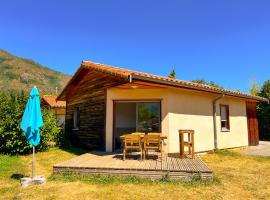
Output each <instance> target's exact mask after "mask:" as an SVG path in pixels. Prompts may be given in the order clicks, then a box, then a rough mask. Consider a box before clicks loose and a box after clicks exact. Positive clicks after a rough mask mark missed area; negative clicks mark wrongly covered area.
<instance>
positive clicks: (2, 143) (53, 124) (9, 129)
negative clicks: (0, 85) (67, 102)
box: [0, 91, 60, 154]
mask: <svg viewBox="0 0 270 200" xmlns="http://www.w3.org/2000/svg"><path fill="white" fill-rule="evenodd" d="M27 100H28V95H26V94H25V93H24V92H21V93H19V92H16V91H11V92H6V93H4V92H1V93H0V153H4V154H25V153H30V152H31V146H30V145H29V143H28V141H27V140H26V137H25V136H24V133H23V131H22V129H21V128H20V123H21V120H22V116H23V112H24V109H25V106H26V103H27ZM43 120H44V126H43V127H42V129H41V142H40V144H39V145H38V146H37V148H36V149H37V151H44V150H47V149H48V148H49V147H50V145H52V144H53V141H55V140H56V138H57V134H58V133H59V131H60V129H59V128H58V127H57V121H56V118H55V116H54V115H53V113H51V112H50V111H48V110H43Z"/></svg>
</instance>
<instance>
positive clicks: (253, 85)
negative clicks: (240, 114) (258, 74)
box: [249, 79, 260, 96]
mask: <svg viewBox="0 0 270 200" xmlns="http://www.w3.org/2000/svg"><path fill="white" fill-rule="evenodd" d="M259 92H260V85H259V84H258V83H257V81H256V79H253V80H252V83H251V87H250V89H249V93H250V94H251V95H253V96H258V95H259Z"/></svg>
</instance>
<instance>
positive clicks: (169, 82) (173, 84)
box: [132, 74, 269, 103]
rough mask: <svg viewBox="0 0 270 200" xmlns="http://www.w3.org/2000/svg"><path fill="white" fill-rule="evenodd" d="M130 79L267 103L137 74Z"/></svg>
mask: <svg viewBox="0 0 270 200" xmlns="http://www.w3.org/2000/svg"><path fill="white" fill-rule="evenodd" d="M132 79H138V80H142V81H150V82H155V83H160V84H165V85H170V86H175V87H181V88H187V89H193V90H199V91H204V92H211V93H216V94H224V95H227V96H234V97H239V98H244V99H251V100H254V101H260V102H266V103H269V100H268V99H266V98H263V97H258V96H251V95H243V94H234V93H231V92H228V91H227V90H225V89H223V90H214V89H210V88H204V87H198V86H192V85H187V84H183V83H178V82H172V81H167V80H162V79H156V78H151V77H145V76H140V75H137V74H132Z"/></svg>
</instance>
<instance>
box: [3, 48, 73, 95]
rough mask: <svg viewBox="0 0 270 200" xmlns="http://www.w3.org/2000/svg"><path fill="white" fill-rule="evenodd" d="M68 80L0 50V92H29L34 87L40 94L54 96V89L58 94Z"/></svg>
mask: <svg viewBox="0 0 270 200" xmlns="http://www.w3.org/2000/svg"><path fill="white" fill-rule="evenodd" d="M68 79H69V76H67V75H65V74H63V73H60V72H57V71H54V70H52V69H49V68H47V67H44V66H42V65H40V64H38V63H36V62H35V61H33V60H29V59H25V58H20V57H17V56H14V55H12V54H10V53H8V52H6V51H4V50H2V49H0V91H3V90H4V91H5V90H26V91H29V89H30V88H32V87H33V86H35V85H36V86H37V87H38V88H39V91H40V92H41V93H42V94H55V91H56V87H57V90H58V93H59V92H60V91H61V90H62V89H63V87H64V86H65V84H66V83H67V81H68Z"/></svg>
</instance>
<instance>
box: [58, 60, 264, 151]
mask: <svg viewBox="0 0 270 200" xmlns="http://www.w3.org/2000/svg"><path fill="white" fill-rule="evenodd" d="M58 100H61V101H66V105H67V107H66V124H67V126H66V131H67V134H68V135H69V137H70V139H71V142H72V143H73V144H74V145H76V146H80V147H83V148H89V149H102V150H105V151H107V152H112V151H115V150H117V149H118V148H120V136H121V135H123V134H127V133H130V132H136V131H137V132H142V131H143V132H156V133H160V134H162V135H166V136H167V138H168V139H167V141H166V151H167V152H169V153H174V152H179V133H178V130H179V129H192V130H194V131H195V151H196V152H202V151H209V150H213V149H223V148H233V147H241V146H248V145H257V144H258V136H259V135H258V134H259V133H258V122H257V114H256V104H257V102H259V101H267V99H264V98H261V97H257V96H251V95H248V94H244V93H240V92H237V91H231V90H226V89H223V88H218V87H213V86H209V85H204V84H199V83H193V82H188V81H183V80H176V79H171V78H168V77H162V76H156V75H152V74H147V73H142V72H137V71H132V70H128V69H123V68H118V67H113V66H108V65H104V64H99V63H94V62H89V61H84V62H82V63H81V66H80V68H79V69H78V70H77V72H76V73H75V74H74V76H73V77H72V79H71V80H70V81H69V83H68V84H67V85H66V87H65V88H64V90H63V91H62V93H61V94H60V95H59V96H58Z"/></svg>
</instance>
